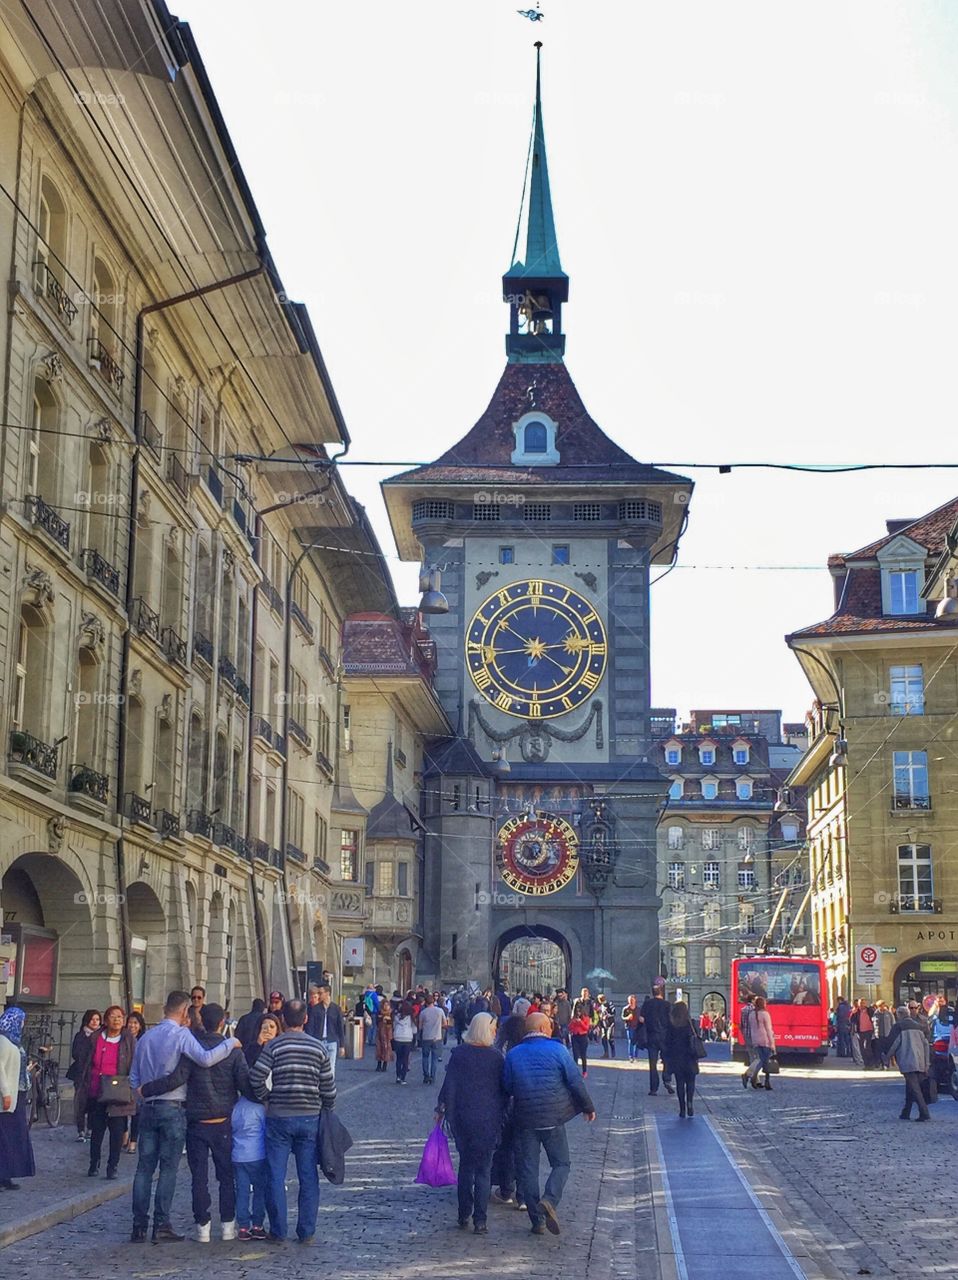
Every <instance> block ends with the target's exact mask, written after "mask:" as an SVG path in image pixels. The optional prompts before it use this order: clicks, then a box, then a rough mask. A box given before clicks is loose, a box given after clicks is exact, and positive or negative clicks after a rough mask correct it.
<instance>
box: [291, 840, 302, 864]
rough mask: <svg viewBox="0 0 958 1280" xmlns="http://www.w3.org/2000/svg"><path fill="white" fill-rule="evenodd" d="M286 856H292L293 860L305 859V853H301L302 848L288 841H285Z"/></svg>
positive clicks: (300, 860)
mask: <svg viewBox="0 0 958 1280" xmlns="http://www.w3.org/2000/svg"><path fill="white" fill-rule="evenodd" d="M286 856H287V858H292V859H293V860H294V861H295V862H305V861H306V854H305V853H303V851H302V849H300V848H298V847H297V846H296V845H295V844H291V843H290V842H289V841H287V842H286Z"/></svg>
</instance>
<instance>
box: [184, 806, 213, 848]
mask: <svg viewBox="0 0 958 1280" xmlns="http://www.w3.org/2000/svg"><path fill="white" fill-rule="evenodd" d="M212 828H213V819H212V818H211V817H210V815H209V814H208V813H206V811H205V810H203V809H190V810H189V812H188V813H187V815H186V829H187V831H189V832H191V833H192V834H193V835H194V836H206V838H207V840H208V839H209V837H210V831H211V830H212Z"/></svg>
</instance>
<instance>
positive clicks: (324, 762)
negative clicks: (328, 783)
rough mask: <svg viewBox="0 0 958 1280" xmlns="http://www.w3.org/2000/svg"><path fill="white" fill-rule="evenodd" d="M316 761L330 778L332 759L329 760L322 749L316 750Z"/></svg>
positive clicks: (331, 774) (332, 771)
mask: <svg viewBox="0 0 958 1280" xmlns="http://www.w3.org/2000/svg"><path fill="white" fill-rule="evenodd" d="M316 763H317V764H318V765H319V767H320V769H322V771H323V773H325V774H326V776H327V777H328V778H331V777H332V776H333V773H334V770H333V762H332V760H330V758H329V756H327V755H326V754H325V753H324V752H322V751H317V752H316Z"/></svg>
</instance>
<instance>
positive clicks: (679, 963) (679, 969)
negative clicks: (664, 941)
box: [670, 947, 689, 980]
mask: <svg viewBox="0 0 958 1280" xmlns="http://www.w3.org/2000/svg"><path fill="white" fill-rule="evenodd" d="M670 959H671V969H672V977H673V978H675V979H676V980H678V979H679V978H687V977H688V976H689V952H688V947H672V949H671V952H670Z"/></svg>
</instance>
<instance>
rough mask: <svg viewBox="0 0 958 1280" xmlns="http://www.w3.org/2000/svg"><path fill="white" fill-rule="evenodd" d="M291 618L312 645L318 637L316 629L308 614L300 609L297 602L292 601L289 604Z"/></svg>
mask: <svg viewBox="0 0 958 1280" xmlns="http://www.w3.org/2000/svg"><path fill="white" fill-rule="evenodd" d="M289 616H290V617H291V618H292V619H293V620H294V621H295V622H296V625H297V626H298V627H299V629H300V631H302V633H303V635H305V636H306V637H307V639H308V640H309V641H310V643H312V641H313V639H314V638H315V636H316V628H315V627H314V626H313V624H312V622H310V620H309V617H308V615H307V614H306V612H305V611H304V610H303V609H301V608H300V607H299V605H298V604H297V603H296V601H295V600H291V601H290V603H289Z"/></svg>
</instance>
